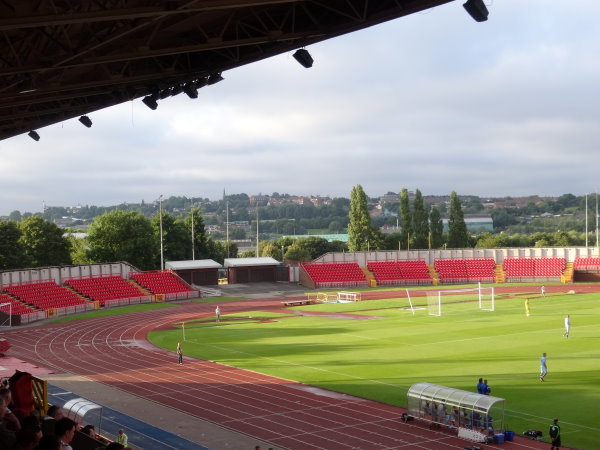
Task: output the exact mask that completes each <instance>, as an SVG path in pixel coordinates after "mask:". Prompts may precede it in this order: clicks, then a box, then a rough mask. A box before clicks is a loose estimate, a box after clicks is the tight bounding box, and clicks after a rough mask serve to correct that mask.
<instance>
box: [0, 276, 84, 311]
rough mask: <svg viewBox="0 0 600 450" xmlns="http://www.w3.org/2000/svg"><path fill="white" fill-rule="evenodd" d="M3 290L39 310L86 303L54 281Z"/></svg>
mask: <svg viewBox="0 0 600 450" xmlns="http://www.w3.org/2000/svg"><path fill="white" fill-rule="evenodd" d="M4 290H5V291H6V292H7V293H9V294H10V295H11V296H13V297H15V298H18V299H19V300H21V301H22V302H24V303H26V304H28V305H32V306H35V307H37V308H39V309H50V308H63V307H66V306H74V305H80V304H83V303H86V302H87V300H85V299H84V298H82V297H80V296H79V295H77V294H76V293H74V292H73V291H71V290H69V289H67V288H65V287H64V286H60V285H58V284H56V283H55V282H54V281H42V282H38V283H28V284H19V285H12V286H5V287H4Z"/></svg>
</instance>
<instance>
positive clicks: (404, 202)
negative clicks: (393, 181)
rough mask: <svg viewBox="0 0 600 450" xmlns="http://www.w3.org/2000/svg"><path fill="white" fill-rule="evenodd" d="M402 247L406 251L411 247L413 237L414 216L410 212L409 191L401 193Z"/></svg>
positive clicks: (403, 190) (404, 190) (405, 190)
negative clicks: (410, 242)
mask: <svg viewBox="0 0 600 450" xmlns="http://www.w3.org/2000/svg"><path fill="white" fill-rule="evenodd" d="M398 212H399V214H400V217H399V218H400V236H401V237H400V247H401V249H402V250H406V249H407V248H408V247H409V239H411V238H412V237H413V228H412V214H411V212H410V200H409V199H408V189H406V188H404V189H402V190H401V191H400V209H399V211H398Z"/></svg>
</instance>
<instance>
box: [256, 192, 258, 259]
mask: <svg viewBox="0 0 600 450" xmlns="http://www.w3.org/2000/svg"><path fill="white" fill-rule="evenodd" d="M256 257H257V258H258V202H256Z"/></svg>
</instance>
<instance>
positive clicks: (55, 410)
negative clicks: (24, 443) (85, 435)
mask: <svg viewBox="0 0 600 450" xmlns="http://www.w3.org/2000/svg"><path fill="white" fill-rule="evenodd" d="M46 417H52V418H53V419H55V420H60V419H62V418H63V417H64V414H63V411H62V408H61V407H60V406H56V405H50V407H49V408H48V413H47V414H46Z"/></svg>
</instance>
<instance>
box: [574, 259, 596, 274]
mask: <svg viewBox="0 0 600 450" xmlns="http://www.w3.org/2000/svg"><path fill="white" fill-rule="evenodd" d="M573 269H574V270H578V271H581V272H593V273H597V272H600V258H599V257H590V258H575V262H574V263H573Z"/></svg>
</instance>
